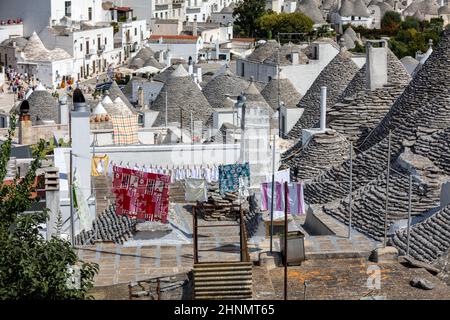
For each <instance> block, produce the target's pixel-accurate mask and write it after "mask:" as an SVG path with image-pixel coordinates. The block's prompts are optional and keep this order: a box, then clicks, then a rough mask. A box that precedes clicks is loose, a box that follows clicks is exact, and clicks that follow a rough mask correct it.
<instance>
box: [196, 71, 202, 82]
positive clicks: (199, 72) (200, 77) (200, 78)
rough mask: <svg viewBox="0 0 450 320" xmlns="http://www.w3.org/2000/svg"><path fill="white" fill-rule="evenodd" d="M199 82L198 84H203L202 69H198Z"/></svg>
mask: <svg viewBox="0 0 450 320" xmlns="http://www.w3.org/2000/svg"><path fill="white" fill-rule="evenodd" d="M197 81H198V83H201V82H203V75H202V68H197Z"/></svg>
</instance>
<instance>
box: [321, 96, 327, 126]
mask: <svg viewBox="0 0 450 320" xmlns="http://www.w3.org/2000/svg"><path fill="white" fill-rule="evenodd" d="M326 128H327V87H320V131H325V129H326Z"/></svg>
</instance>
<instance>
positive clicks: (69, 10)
mask: <svg viewBox="0 0 450 320" xmlns="http://www.w3.org/2000/svg"><path fill="white" fill-rule="evenodd" d="M64 15H65V16H66V17H71V16H72V1H66V2H65V3H64Z"/></svg>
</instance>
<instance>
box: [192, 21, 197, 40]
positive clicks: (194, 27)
mask: <svg viewBox="0 0 450 320" xmlns="http://www.w3.org/2000/svg"><path fill="white" fill-rule="evenodd" d="M192 35H193V36H196V35H197V19H194V22H193V24H192Z"/></svg>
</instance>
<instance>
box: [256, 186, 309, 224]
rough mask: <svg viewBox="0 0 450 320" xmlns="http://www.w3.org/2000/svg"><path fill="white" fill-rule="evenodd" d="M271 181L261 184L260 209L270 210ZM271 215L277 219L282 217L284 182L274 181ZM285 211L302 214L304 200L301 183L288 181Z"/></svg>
mask: <svg viewBox="0 0 450 320" xmlns="http://www.w3.org/2000/svg"><path fill="white" fill-rule="evenodd" d="M271 197H272V183H271V182H264V183H262V184H261V210H268V211H270V210H271V208H272V201H271ZM274 198H275V202H274V206H273V217H274V219H279V218H282V217H284V206H285V203H284V202H285V201H284V184H282V183H280V182H275V192H274ZM287 206H288V207H287V212H288V213H289V214H292V215H304V214H306V211H305V200H304V196H303V184H302V183H288V204H287Z"/></svg>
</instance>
